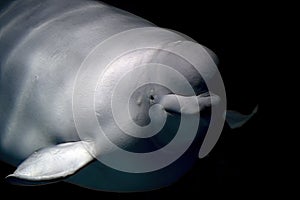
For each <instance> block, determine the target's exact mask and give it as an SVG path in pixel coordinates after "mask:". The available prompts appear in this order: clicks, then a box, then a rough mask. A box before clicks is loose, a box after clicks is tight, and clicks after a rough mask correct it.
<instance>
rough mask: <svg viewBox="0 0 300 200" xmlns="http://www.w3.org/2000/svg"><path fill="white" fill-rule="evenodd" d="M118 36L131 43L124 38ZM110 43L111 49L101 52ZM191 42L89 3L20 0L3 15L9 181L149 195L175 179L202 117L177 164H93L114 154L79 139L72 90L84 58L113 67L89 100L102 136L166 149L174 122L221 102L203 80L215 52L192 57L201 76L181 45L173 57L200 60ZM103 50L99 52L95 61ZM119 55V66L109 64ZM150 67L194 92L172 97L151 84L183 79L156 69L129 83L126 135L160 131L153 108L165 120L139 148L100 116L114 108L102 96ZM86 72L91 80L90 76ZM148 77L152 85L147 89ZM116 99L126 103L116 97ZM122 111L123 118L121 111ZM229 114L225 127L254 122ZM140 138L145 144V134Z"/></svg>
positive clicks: (0, 143)
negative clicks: (145, 168) (137, 169)
mask: <svg viewBox="0 0 300 200" xmlns="http://www.w3.org/2000/svg"><path fill="white" fill-rule="evenodd" d="M124 37H128V38H127V39H126V40H125V39H124ZM115 41H119V42H115ZM126 42H127V43H128V44H127V43H126ZM125 43H126V45H124V44H125ZM108 44H110V46H108V47H107V48H104V47H105V45H108ZM149 44H151V45H150V46H149ZM187 44H189V45H187ZM194 44H195V42H194V41H193V40H192V39H190V38H188V37H186V36H183V35H182V34H179V33H176V32H173V31H169V30H166V29H161V28H158V27H156V26H155V25H153V24H152V23H150V22H148V21H146V20H144V19H141V18H139V17H137V16H134V15H132V14H130V13H127V12H125V11H121V10H119V9H116V8H113V7H111V6H108V5H106V4H103V3H99V2H94V1H85V0H45V1H39V0H17V1H14V2H13V3H11V4H10V5H9V6H8V7H7V8H5V9H3V10H1V13H0V75H1V77H0V159H1V160H2V161H4V162H7V163H9V164H11V165H14V166H17V169H16V171H15V172H14V173H12V174H11V175H9V176H8V177H7V179H8V180H9V181H11V182H13V183H17V184H24V185H39V184H47V183H52V182H55V181H60V180H64V181H67V182H71V183H74V184H77V185H80V186H83V187H87V188H91V189H97V190H109V191H141V190H150V189H155V188H159V187H163V186H166V185H169V184H171V183H172V182H174V181H176V180H177V179H178V178H179V177H181V176H182V174H184V173H185V172H186V171H187V170H188V169H189V168H190V167H191V166H192V164H193V163H194V161H195V160H196V159H197V158H198V152H199V149H200V146H201V143H202V141H203V138H204V136H205V130H207V128H208V124H209V117H207V116H206V114H205V113H204V114H203V116H202V115H201V119H203V120H202V121H201V123H202V124H201V126H200V127H199V130H198V131H197V136H196V138H197V140H195V141H196V142H193V143H192V144H191V147H190V148H189V150H188V151H186V152H185V153H184V154H183V156H182V157H180V159H178V160H176V162H174V163H172V164H170V165H168V166H166V167H164V168H162V169H159V170H154V171H151V172H148V173H130V172H126V171H121V170H117V169H114V168H111V167H109V166H107V165H106V164H103V163H102V162H100V161H99V160H97V159H96V158H97V157H98V156H99V157H101V156H102V154H105V155H108V156H109V155H110V154H112V150H110V147H108V146H106V144H102V143H101V142H98V141H97V142H96V141H95V140H94V138H93V136H90V135H88V136H86V137H82V135H80V134H78V127H76V120H75V119H74V112H73V111H74V85H75V86H76V83H77V84H78V82H76V81H80V80H79V79H80V78H79V79H78V77H79V76H81V75H82V74H83V73H84V72H85V71H82V70H84V69H83V68H82V67H83V63H85V64H86V65H88V64H90V65H91V63H89V60H92V61H93V62H92V64H93V65H97V66H98V64H99V63H104V62H108V63H110V65H109V66H110V68H108V69H107V68H105V69H104V68H100V71H99V72H98V73H99V74H103V77H104V78H103V81H104V82H103V83H104V84H102V85H101V84H100V86H99V88H100V89H99V90H96V92H95V97H98V98H96V99H97V100H96V108H95V109H96V112H97V113H98V114H99V116H98V118H99V120H100V124H104V125H103V129H105V130H106V132H108V135H109V137H110V138H109V139H110V140H112V142H114V143H116V144H118V145H119V146H121V147H123V148H127V149H128V150H130V151H136V152H144V151H147V150H149V149H150V150H151V151H154V150H156V148H157V147H156V146H157V145H158V146H159V147H163V145H162V144H160V143H167V142H168V141H170V140H171V139H172V138H170V137H169V136H164V135H163V133H166V132H168V131H171V130H172V129H173V128H174V127H176V124H177V122H178V121H177V120H178V118H179V116H180V115H187V116H192V115H194V114H195V113H198V112H199V111H201V110H203V111H205V110H206V109H207V108H209V107H210V106H211V105H212V104H219V103H220V101H222V99H221V100H220V98H219V97H218V96H217V95H212V93H210V95H209V91H208V89H207V86H206V84H207V83H206V81H204V78H206V79H207V80H213V79H214V76H215V73H216V71H215V68H214V66H215V65H216V63H217V58H216V56H215V55H214V53H213V52H211V51H210V50H209V49H207V48H205V47H202V46H201V45H198V46H197V48H200V47H202V50H199V52H198V53H199V55H200V54H201V56H199V58H197V59H198V61H197V62H198V64H199V66H202V67H203V68H202V69H201V70H203V72H204V73H203V74H201V75H200V74H199V73H197V70H196V69H194V68H193V66H192V65H191V64H189V63H188V62H187V61H186V60H184V59H182V58H180V57H178V56H177V57H176V56H174V55H173V54H172V52H170V51H171V50H173V49H178V47H180V48H179V50H182V49H186V51H183V53H184V52H189V53H191V54H193V53H197V52H193V51H194V46H193V45H194ZM135 45H136V46H135ZM186 45H187V46H186ZM139 46H142V47H144V48H142V49H141V48H139ZM188 47H191V49H189V48H188ZM122 48H123V49H124V51H125V50H127V49H129V50H131V51H132V52H130V53H129V54H128V55H127V54H126V55H123V57H122V56H121V54H119V53H118V52H117V50H119V49H122ZM195 48H196V47H195ZM100 49H101V52H103V53H101V54H99V56H98V57H97V56H96V57H93V56H94V55H95V52H100ZM103 49H104V50H103ZM165 49H168V50H170V51H166V50H165ZM121 53H122V52H121ZM112 55H113V56H112ZM109 56H112V57H109ZM118 56H119V57H118ZM116 57H118V59H117V60H114V62H112V63H111V61H112V60H113V59H115V58H116ZM147 63H148V64H149V63H160V64H161V65H162V66H165V65H168V66H172V69H174V70H176V71H177V72H178V73H179V74H181V75H182V77H184V78H185V79H186V80H187V81H188V83H189V84H190V86H191V88H192V89H193V91H194V92H195V95H192V94H191V93H189V92H186V93H185V92H184V91H183V92H180V90H178V91H179V92H178V93H175V94H174V93H173V92H172V91H171V90H170V89H169V88H167V87H163V86H161V85H160V84H156V83H153V80H155V81H158V82H164V83H166V84H173V85H176V84H177V83H178V85H180V80H178V81H175V82H174V79H172V78H171V77H173V76H172V75H170V77H166V76H162V74H163V75H166V74H164V73H163V70H160V69H159V68H157V70H156V71H155V70H152V69H154V68H151V70H152V71H151V70H148V71H147V70H146V71H143V70H141V71H140V72H136V74H135V75H132V77H130V78H131V79H130V80H131V83H132V84H133V85H135V86H139V87H137V90H136V91H135V92H133V93H132V96H131V97H130V100H129V107H130V112H131V114H130V115H131V116H132V121H133V122H135V123H134V124H135V125H130V127H129V129H133V130H135V126H136V125H137V126H141V127H143V126H147V125H148V124H149V123H150V124H152V125H153V123H154V125H153V127H154V128H155V126H156V125H157V124H160V122H159V120H157V121H155V120H154V119H155V118H153V117H151V116H149V114H148V113H149V109H150V107H151V106H153V105H154V104H159V105H160V108H161V110H160V111H157V110H154V111H153V113H152V114H153V115H154V116H158V115H160V114H161V113H163V115H167V116H168V119H167V125H166V127H165V128H164V129H162V130H161V134H160V136H157V137H156V138H154V139H155V141H153V140H146V139H144V140H141V141H140V143H141V144H140V145H139V144H138V142H137V140H136V139H132V137H130V136H128V135H126V134H123V135H121V133H122V130H119V127H118V126H116V124H114V122H112V118H111V117H112V116H111V113H110V112H108V111H106V108H109V107H110V106H109V105H107V104H108V103H107V102H108V101H106V99H108V97H107V96H106V95H107V94H108V92H109V91H110V90H111V89H112V85H114V84H115V83H116V82H117V81H119V79H118V78H120V75H122V74H126V73H127V72H128V73H129V72H130V71H132V70H135V69H136V68H134V67H133V66H135V65H141V66H143V64H147ZM99 65H100V64H99ZM106 66H107V65H106ZM101 70H102V71H101ZM78 73H79V74H78ZM90 75H91V77H92V73H90ZM97 75H98V74H97ZM128 76H129V75H128ZM128 76H127V78H128ZM153 77H155V78H153ZM174 77H175V75H174ZM174 77H173V78H174ZM91 79H92V78H91ZM149 80H150V81H152V82H151V83H149V84H145V85H144V84H143V83H144V82H147V81H148V82H149ZM101 83H102V82H101ZM131 83H130V84H123V87H124V88H123V90H124V91H126V90H127V89H130V88H129V86H128V85H132V84H131ZM82 85H83V86H84V84H80V85H79V87H81V86H82ZM87 85H88V83H87ZM103 85H104V86H105V87H104V86H103ZM130 87H131V86H130ZM123 90H122V91H123ZM80 91H81V92H83V93H84V94H83V96H84V95H85V92H87V91H83V90H80ZM104 91H105V92H104ZM118 94H120V93H118ZM120 98H123V97H122V92H121V94H120ZM124 98H125V97H124ZM195 100H196V101H195ZM98 101H99V102H98ZM195 102H196V103H195ZM75 103H76V102H75ZM178 103H179V104H180V105H179V104H178ZM80 104H81V105H85V104H87V105H89V102H88V101H86V102H85V101H81V102H80ZM208 110H209V109H208ZM80 112H81V111H80ZM119 112H120V113H121V112H122V107H120V109H119ZM231 114H232V115H230V124H233V126H235V127H239V126H241V125H242V124H243V123H244V122H246V121H247V120H248V119H249V118H250V117H251V116H244V117H241V115H239V114H237V113H234V112H232V113H231ZM79 115H80V117H82V119H83V120H87V123H88V121H89V118H88V117H87V115H85V113H84V112H81V113H79ZM150 115H151V114H150ZM220 115H222V113H221V114H220ZM118 116H119V115H118ZM118 116H117V117H118ZM156 119H160V118H159V117H158V118H156ZM121 120H122V119H121ZM128 120H129V119H127V118H124V120H123V122H124V123H125V124H127V123H128V124H129V122H128ZM130 120H131V119H130ZM155 123H157V124H155ZM93 128H94V127H92V126H87V127H86V129H85V130H90V129H91V131H93ZM125 128H126V127H125ZM187 131H188V130H187ZM119 133H120V134H119ZM137 134H140V136H141V137H143V134H144V132H138V133H137ZM197 141H198V142H197ZM123 164H124V163H123ZM120 165H122V164H120ZM165 177H168V178H165Z"/></svg>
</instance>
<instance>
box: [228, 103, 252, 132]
mask: <svg viewBox="0 0 300 200" xmlns="http://www.w3.org/2000/svg"><path fill="white" fill-rule="evenodd" d="M257 109H258V106H256V107H255V108H254V110H253V111H252V113H251V114H249V115H244V114H241V113H239V112H237V111H233V110H227V111H226V122H227V124H228V125H229V127H230V128H232V129H235V128H239V127H241V126H243V125H244V124H245V123H246V122H247V121H248V120H249V119H251V118H252V117H253V115H254V114H255V113H256V112H257Z"/></svg>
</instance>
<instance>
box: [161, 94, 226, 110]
mask: <svg viewBox="0 0 300 200" xmlns="http://www.w3.org/2000/svg"><path fill="white" fill-rule="evenodd" d="M219 101H220V97H219V96H218V95H215V94H212V93H203V94H200V95H198V96H181V95H176V94H169V95H165V96H163V97H162V99H161V100H160V102H159V103H160V104H161V105H162V106H163V107H164V109H165V110H166V111H167V112H170V113H181V114H187V115H189V114H197V113H199V112H200V111H201V110H203V109H204V108H206V107H210V106H211V105H215V104H218V102H219Z"/></svg>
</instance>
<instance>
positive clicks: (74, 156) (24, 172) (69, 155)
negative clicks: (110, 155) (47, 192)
mask: <svg viewBox="0 0 300 200" xmlns="http://www.w3.org/2000/svg"><path fill="white" fill-rule="evenodd" d="M86 145H90V144H89V142H84V141H80V142H68V143H63V144H59V145H56V146H52V147H47V148H43V149H41V150H39V151H36V152H35V153H33V154H32V155H31V156H29V157H28V158H27V159H26V160H25V161H23V162H22V163H21V164H20V165H19V166H18V168H17V170H16V171H15V172H14V173H13V174H11V175H8V176H7V177H6V178H7V180H8V181H9V182H11V183H13V184H18V185H40V184H48V183H52V182H56V181H59V180H62V179H64V178H66V177H68V176H70V175H72V174H74V173H75V172H76V171H78V170H79V169H80V168H82V167H83V166H85V165H86V164H88V163H89V162H91V161H92V160H93V157H92V155H91V154H90V153H89V152H88V151H87V147H88V146H86Z"/></svg>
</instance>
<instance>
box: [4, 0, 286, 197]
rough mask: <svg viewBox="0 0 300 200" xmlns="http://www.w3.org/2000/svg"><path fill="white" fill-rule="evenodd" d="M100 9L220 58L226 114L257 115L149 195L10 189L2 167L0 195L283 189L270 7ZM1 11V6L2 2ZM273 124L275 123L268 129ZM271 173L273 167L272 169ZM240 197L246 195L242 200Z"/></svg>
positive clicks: (170, 4) (202, 4)
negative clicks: (177, 35) (272, 91)
mask: <svg viewBox="0 0 300 200" xmlns="http://www.w3.org/2000/svg"><path fill="white" fill-rule="evenodd" d="M104 2H106V3H109V4H111V5H114V6H116V7H118V8H121V9H124V10H127V11H129V12H131V13H134V14H136V15H138V16H141V17H143V18H145V19H148V20H149V21H151V22H153V23H154V24H156V25H158V26H160V27H165V28H169V29H174V30H177V31H179V32H182V33H184V34H186V35H188V36H190V37H192V38H193V39H195V40H196V41H198V42H199V43H200V44H203V45H205V46H207V47H208V48H210V49H212V50H213V51H214V52H215V53H216V54H217V55H218V57H219V60H220V71H221V74H222V77H223V80H224V83H225V87H226V92H227V96H228V99H227V101H228V109H232V110H238V111H240V112H242V113H245V114H246V113H250V112H251V111H252V109H253V108H254V107H255V106H256V105H257V104H258V105H259V111H258V113H257V114H256V115H255V116H254V117H253V118H252V119H251V120H250V121H249V122H248V123H247V124H246V125H245V126H244V127H242V128H239V129H235V130H230V129H229V128H228V127H227V126H226V125H225V128H224V130H223V133H222V135H221V138H220V139H219V141H218V143H217V145H216V146H215V148H214V149H213V150H212V152H211V153H210V154H209V155H208V156H207V157H206V158H204V159H201V160H199V161H198V162H197V163H196V165H195V166H194V167H193V168H192V169H191V170H190V171H189V172H188V173H187V174H186V175H185V176H184V177H183V178H181V180H180V181H178V182H176V183H174V184H173V185H171V186H169V187H166V188H163V189H160V190H155V191H152V192H147V193H133V194H118V193H108V192H99V191H92V190H88V189H84V188H80V187H78V186H74V185H71V184H67V183H64V182H61V183H56V184H52V185H47V186H40V187H19V186H13V185H9V184H8V183H6V182H5V179H4V177H5V176H6V175H8V174H9V173H12V172H13V171H14V169H15V168H14V167H11V166H9V165H6V164H4V163H0V164H1V165H0V191H1V194H2V195H6V194H7V195H10V198H12V196H13V195H16V194H17V195H18V194H20V195H24V198H25V197H33V196H35V197H37V198H39V197H40V198H43V197H54V198H57V197H60V196H61V195H68V196H69V197H72V196H77V195H81V194H83V195H85V196H86V198H89V197H90V196H89V195H91V196H92V195H94V196H95V195H96V196H95V197H96V198H110V199H122V198H127V197H129V198H139V199H140V198H143V199H153V198H160V197H162V195H163V194H166V195H171V194H174V193H184V194H185V195H186V196H187V197H188V194H189V193H193V195H194V193H197V194H195V196H196V197H199V198H201V197H202V195H204V194H208V195H215V194H220V195H225V194H227V193H228V194H233V195H234V194H236V195H237V194H239V193H240V192H242V193H243V195H246V196H249V195H251V194H259V193H260V192H266V193H268V192H271V193H273V194H274V193H276V192H278V190H276V189H275V188H277V187H276V186H278V185H280V184H282V182H281V178H282V177H281V175H279V173H278V170H277V168H276V169H275V167H276V166H277V165H278V163H277V162H276V160H275V159H274V154H275V152H273V151H272V150H271V149H272V146H271V144H270V143H271V142H270V140H272V138H273V137H275V136H272V137H269V136H270V134H272V130H271V129H270V127H269V125H270V124H269V123H268V122H269V119H268V117H267V114H268V113H269V107H270V104H269V100H268V96H267V95H269V94H268V92H267V91H266V90H268V88H267V86H269V82H268V80H269V79H268V76H270V74H269V73H268V71H269V70H272V68H271V66H270V60H271V59H272V57H271V56H270V55H269V52H270V51H269V49H270V48H271V46H270V43H271V42H272V40H270V36H271V35H272V34H271V30H272V27H273V24H274V23H275V22H276V18H274V16H273V14H272V12H273V11H272V8H273V5H272V4H268V5H263V4H262V3H258V2H253V1H251V2H244V1H243V3H228V2H227V1H226V3H220V2H217V1H209V2H207V1H187V0H186V1H165V0H164V1H163V0H160V1H157V0H152V1H146V0H140V1H138V0H136V1H135V0H105V1H104ZM1 4H3V5H4V4H5V1H1V3H0V6H1ZM273 125H274V124H273ZM274 166H275V167H274ZM241 197H244V196H241Z"/></svg>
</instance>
